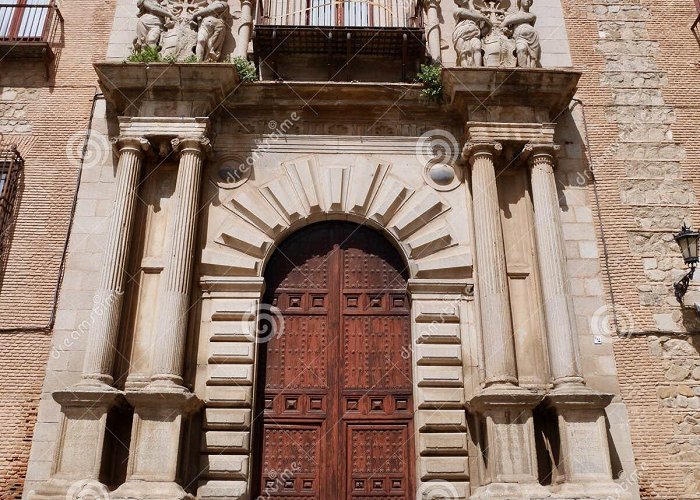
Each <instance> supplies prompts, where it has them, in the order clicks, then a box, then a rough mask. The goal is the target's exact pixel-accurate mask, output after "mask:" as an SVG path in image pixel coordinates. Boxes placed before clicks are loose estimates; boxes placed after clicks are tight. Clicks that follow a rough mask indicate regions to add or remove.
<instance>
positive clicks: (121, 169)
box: [28, 137, 149, 500]
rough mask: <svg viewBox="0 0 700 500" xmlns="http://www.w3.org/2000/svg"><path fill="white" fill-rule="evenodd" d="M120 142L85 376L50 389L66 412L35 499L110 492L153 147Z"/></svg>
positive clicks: (32, 494)
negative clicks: (139, 222)
mask: <svg viewBox="0 0 700 500" xmlns="http://www.w3.org/2000/svg"><path fill="white" fill-rule="evenodd" d="M116 145H117V148H118V151H119V164H118V166H117V178H116V185H117V192H116V196H115V200H114V208H113V211H112V215H111V219H110V223H109V233H108V235H107V247H106V249H105V253H104V259H103V264H102V268H101V271H100V281H99V288H98V292H97V294H96V296H95V299H94V306H93V310H92V317H93V318H94V323H93V325H92V329H91V330H90V338H89V339H88V345H87V350H86V352H85V359H84V364H83V376H82V379H81V381H80V383H78V384H77V385H75V386H73V387H70V388H67V389H65V390H58V391H54V392H53V393H52V396H53V398H54V400H55V401H56V402H57V403H58V404H60V405H61V412H62V416H61V418H62V422H61V425H60V430H59V435H58V440H57V443H56V447H57V452H56V453H55V455H54V463H53V469H52V475H51V479H49V480H48V481H46V482H45V483H43V484H42V485H41V486H40V487H38V488H37V489H36V490H35V491H33V492H30V493H29V494H28V497H29V498H31V499H33V500H49V499H56V498H67V497H68V496H70V497H71V498H72V497H73V496H76V495H78V496H79V492H80V491H81V489H83V488H87V489H89V488H93V490H92V491H100V490H104V491H107V488H106V486H104V485H102V484H101V483H100V478H101V471H102V460H103V450H104V446H105V434H106V429H107V415H108V413H109V411H110V409H111V408H112V407H113V406H114V405H115V404H118V403H119V401H121V399H122V393H121V391H119V390H117V389H115V388H114V387H112V383H113V376H112V369H113V367H114V358H115V352H116V347H115V346H116V344H117V342H118V336H119V320H120V316H121V310H122V302H123V296H124V277H125V269H126V265H127V260H128V255H129V247H130V243H131V234H132V226H133V219H134V209H135V204H136V192H137V189H138V182H139V178H140V176H141V167H142V165H143V155H144V151H146V150H148V149H149V143H148V141H147V140H145V139H143V138H140V137H122V138H120V139H118V140H117V141H116ZM86 485H87V486H86Z"/></svg>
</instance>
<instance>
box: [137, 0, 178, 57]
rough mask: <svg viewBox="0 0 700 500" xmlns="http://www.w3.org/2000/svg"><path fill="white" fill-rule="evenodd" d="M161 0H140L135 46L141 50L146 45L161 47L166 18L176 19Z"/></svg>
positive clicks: (138, 3)
mask: <svg viewBox="0 0 700 500" xmlns="http://www.w3.org/2000/svg"><path fill="white" fill-rule="evenodd" d="M163 3H164V2H163V1H159V0H138V2H137V3H136V6H137V7H138V8H139V14H138V16H139V20H138V22H137V23H136V39H135V40H134V48H135V49H136V50H141V49H142V48H144V47H146V46H151V47H159V46H160V43H161V36H162V34H163V28H164V26H165V20H166V19H172V20H174V19H175V15H174V14H173V13H172V12H171V11H169V10H168V9H167V8H166V7H164V5H163Z"/></svg>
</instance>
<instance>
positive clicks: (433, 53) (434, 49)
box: [426, 0, 442, 63]
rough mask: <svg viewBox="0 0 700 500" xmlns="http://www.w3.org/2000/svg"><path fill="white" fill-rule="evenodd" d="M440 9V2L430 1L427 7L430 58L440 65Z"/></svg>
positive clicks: (436, 0)
mask: <svg viewBox="0 0 700 500" xmlns="http://www.w3.org/2000/svg"><path fill="white" fill-rule="evenodd" d="M439 7H440V0H428V2H427V6H426V9H427V15H426V19H427V22H426V26H427V34H426V38H427V40H428V52H429V53H430V58H431V59H432V60H433V61H434V62H436V63H439V62H441V60H442V51H441V47H440V17H439V15H438V9H439Z"/></svg>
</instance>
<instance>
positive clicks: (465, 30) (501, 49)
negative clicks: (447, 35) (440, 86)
mask: <svg viewBox="0 0 700 500" xmlns="http://www.w3.org/2000/svg"><path fill="white" fill-rule="evenodd" d="M455 3H456V4H457V5H458V8H457V10H456V11H455V13H454V16H455V21H456V22H457V24H456V26H455V30H454V32H453V34H452V41H453V43H454V47H455V51H456V52H457V66H460V67H471V66H477V67H478V66H488V67H507V68H514V67H516V66H517V67H521V68H536V67H538V66H539V65H540V57H541V48H540V38H539V35H538V33H537V30H536V29H535V22H536V21H537V16H536V15H535V14H533V13H531V12H530V7H531V6H532V0H517V2H516V3H515V9H513V8H512V7H509V8H504V7H503V6H502V5H501V4H502V3H503V2H502V1H501V0H484V1H483V3H481V2H480V3H477V1H475V0H455Z"/></svg>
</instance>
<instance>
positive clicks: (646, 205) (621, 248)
mask: <svg viewBox="0 0 700 500" xmlns="http://www.w3.org/2000/svg"><path fill="white" fill-rule="evenodd" d="M563 5H564V11H565V18H566V24H567V30H568V33H569V39H570V40H571V50H572V58H573V64H574V66H575V67H577V68H580V69H582V70H583V72H584V74H583V77H582V80H581V84H580V86H579V92H578V96H577V97H578V98H580V99H581V100H582V101H583V103H584V109H585V116H586V121H587V129H588V139H589V141H590V153H591V157H592V162H591V164H590V165H589V169H590V170H589V174H588V175H589V176H590V178H591V179H593V178H595V180H596V184H597V188H598V193H597V194H598V204H597V210H596V213H595V214H594V215H595V217H596V219H598V218H599V220H600V222H601V223H602V225H601V226H600V227H598V229H597V236H598V249H599V251H600V254H601V266H602V269H603V271H604V275H605V277H606V280H609V282H608V283H606V284H605V289H606V295H607V304H608V306H607V307H608V310H609V314H608V316H609V319H611V320H612V323H611V325H609V326H608V327H607V328H609V329H610V331H611V332H612V333H613V335H612V339H613V343H614V348H615V356H616V363H617V368H618V373H619V377H620V385H621V393H622V398H623V401H625V403H626V404H627V407H628V411H629V416H630V424H631V434H632V441H633V447H634V451H635V457H636V465H637V471H638V475H639V481H640V485H641V490H642V497H643V498H674V499H680V498H683V499H685V498H700V473H699V472H698V470H700V426H698V416H699V415H698V405H699V404H700V400H699V399H698V396H700V382H699V380H698V376H700V373H699V372H700V370H697V365H698V358H699V357H700V355H699V354H698V349H699V348H700V342H699V341H700V337H699V336H698V332H699V331H700V323H699V321H698V317H697V316H696V313H695V311H694V310H692V309H690V310H689V309H682V308H681V307H680V306H679V304H678V303H677V302H676V300H675V298H674V296H673V287H672V285H673V282H674V281H675V280H677V279H678V278H679V277H681V276H682V275H683V274H684V272H685V268H684V265H683V261H682V258H681V256H680V252H679V250H678V248H677V246H676V244H675V242H674V241H673V235H672V233H674V232H677V231H678V230H679V229H680V225H681V223H682V222H683V221H685V222H687V223H689V224H693V225H694V226H695V227H697V226H698V224H700V219H699V218H698V215H699V214H698V187H699V182H700V174H699V173H698V170H697V160H698V156H699V154H700V137H699V136H700V131H699V130H698V127H697V123H698V113H697V111H698V94H699V90H698V85H697V81H698V76H699V75H698V73H699V72H700V67H699V65H698V61H699V60H700V45H699V44H698V40H697V39H696V38H695V37H694V36H693V34H692V33H691V31H690V25H691V24H692V22H693V21H694V19H695V17H696V15H697V14H696V13H695V8H694V5H693V2H690V1H684V0H672V1H670V2H652V1H648V0H642V1H639V0H636V1H635V0H587V1H583V2H582V1H573V0H564V2H563ZM591 189H592V187H591ZM592 194H593V193H592ZM696 286H697V283H694V284H692V285H691V287H696ZM604 328H605V327H604Z"/></svg>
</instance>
